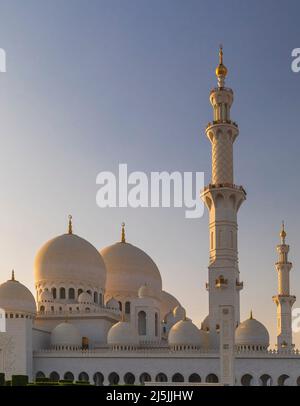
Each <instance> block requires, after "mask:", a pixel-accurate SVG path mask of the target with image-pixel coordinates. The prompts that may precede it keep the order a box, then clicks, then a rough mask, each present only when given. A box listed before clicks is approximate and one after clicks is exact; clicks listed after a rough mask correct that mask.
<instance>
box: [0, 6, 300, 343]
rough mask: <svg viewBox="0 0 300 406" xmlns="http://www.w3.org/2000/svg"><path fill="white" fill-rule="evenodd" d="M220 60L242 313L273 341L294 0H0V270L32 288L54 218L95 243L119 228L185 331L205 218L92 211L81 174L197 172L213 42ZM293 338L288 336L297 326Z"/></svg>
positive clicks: (291, 132) (294, 251)
mask: <svg viewBox="0 0 300 406" xmlns="http://www.w3.org/2000/svg"><path fill="white" fill-rule="evenodd" d="M220 43H223V46H224V62H225V64H226V66H227V67H228V69H229V73H228V77H227V81H226V84H227V85H228V86H229V87H232V88H233V90H234V93H235V101H234V105H233V107H232V119H233V120H235V121H237V122H238V124H239V128H240V135H239V137H238V139H237V141H236V143H235V160H234V165H235V183H236V184H241V185H243V186H244V187H245V189H246V191H247V193H248V195H247V200H246V202H245V203H244V204H243V206H242V208H241V210H240V212H239V257H240V271H241V280H242V281H244V290H243V291H242V292H241V319H242V320H243V319H245V318H246V317H248V315H249V311H250V309H253V314H254V317H255V318H257V319H258V320H260V321H261V322H263V323H264V324H265V325H266V326H267V327H268V329H269V331H270V333H271V338H272V344H274V342H275V330H276V306H275V304H274V303H273V302H272V295H274V294H276V292H277V274H276V271H275V268H274V263H275V261H276V259H277V255H276V244H277V243H278V242H279V230H280V225H281V221H282V219H284V220H285V222H286V229H287V233H288V235H287V241H288V243H289V244H290V246H291V251H290V260H291V261H292V262H293V264H294V267H293V270H292V271H291V286H292V288H291V291H292V293H293V294H295V295H296V296H297V298H298V299H297V301H296V303H295V305H294V307H300V233H299V229H300V220H299V202H300V188H299V174H300V160H299V149H300V129H299V125H300V100H299V98H300V73H298V74H296V73H293V72H292V70H291V62H292V57H291V52H292V50H293V49H294V48H300V3H299V1H291V0H289V1H276V2H274V1H267V0H264V1H258V0H256V1H251V2H249V1H233V0H231V1H230V0H229V1H228V0H226V1H225V0H224V1H214V2H211V1H200V0H198V1H196V0H188V1H184V0H181V1H178V0H151V1H150V0H89V1H88V2H87V1H84V0H80V1H79V0H72V1H71V0H68V1H67V0H35V1H34V0H27V1H26V2H24V1H23V0H0V48H3V49H4V50H5V51H6V55H7V73H0V106H1V114H0V140H1V147H0V184H1V199H0V246H1V250H0V251H1V255H0V281H1V282H3V281H5V280H7V279H8V278H9V277H10V272H11V269H12V268H14V269H15V272H16V278H17V279H18V280H20V281H21V282H22V283H24V284H25V285H27V286H28V287H29V288H30V289H31V290H32V291H34V280H33V260H34V256H35V254H36V252H37V250H38V249H39V247H40V246H41V245H42V244H43V243H44V242H46V241H47V240H48V239H50V238H52V237H54V236H56V235H58V234H62V233H64V232H65V231H66V229H67V216H68V214H69V213H72V215H73V218H74V232H75V233H76V234H78V235H80V236H82V237H84V238H86V239H88V240H89V241H90V242H91V243H92V244H94V245H95V246H96V247H97V248H102V247H104V246H106V245H109V244H111V243H113V242H115V241H116V240H119V239H120V224H121V222H122V221H125V222H126V233H127V239H128V241H129V242H132V243H133V244H135V245H137V246H139V247H140V248H142V249H143V250H145V251H146V252H147V253H148V254H149V255H150V256H151V257H152V258H153V260H154V261H155V262H156V263H157V265H158V267H159V269H160V271H161V275H162V278H163V287H164V289H165V290H167V291H169V292H170V293H172V294H174V295H175V296H176V297H177V298H178V299H179V300H180V302H181V303H182V305H183V306H184V307H186V309H187V313H188V316H189V317H191V318H192V319H193V320H194V322H195V323H196V324H198V325H199V326H200V323H201V320H202V319H203V318H204V317H205V316H206V315H207V313H208V293H207V292H206V290H205V282H206V281H207V265H208V216H207V212H205V216H204V217H203V218H200V219H194V220H188V219H186V218H185V217H184V209H180V208H176V209H175V208H173V209H167V208H164V209H163V208H161V209H158V208H157V209H131V208H128V209H118V208H116V209H100V208H98V207H97V206H96V200H95V197H96V192H97V190H98V187H97V185H96V176H97V174H98V173H99V172H100V171H107V170H110V171H113V172H116V171H117V169H118V164H119V163H127V164H128V170H129V171H130V172H131V171H135V170H139V171H144V172H146V173H149V172H150V171H163V170H166V171H175V170H178V171H203V172H204V173H205V181H206V183H209V181H210V169H211V146H210V142H209V141H208V139H206V136H205V133H204V128H205V126H206V124H207V122H208V121H210V120H211V119H212V109H211V106H210V103H209V91H210V89H211V88H212V87H214V86H215V85H216V78H215V73H214V70H215V67H216V65H217V61H218V55H217V52H218V46H219V44H220ZM296 341H297V343H298V345H299V344H300V333H298V334H297V335H296Z"/></svg>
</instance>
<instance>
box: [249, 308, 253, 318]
mask: <svg viewBox="0 0 300 406" xmlns="http://www.w3.org/2000/svg"><path fill="white" fill-rule="evenodd" d="M249 318H250V320H253V312H252V309H251V310H250V317H249Z"/></svg>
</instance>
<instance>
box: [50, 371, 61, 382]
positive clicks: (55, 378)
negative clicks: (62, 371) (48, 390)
mask: <svg viewBox="0 0 300 406" xmlns="http://www.w3.org/2000/svg"><path fill="white" fill-rule="evenodd" d="M49 378H50V380H51V381H52V382H58V381H59V374H58V372H56V371H53V372H51V374H50V375H49Z"/></svg>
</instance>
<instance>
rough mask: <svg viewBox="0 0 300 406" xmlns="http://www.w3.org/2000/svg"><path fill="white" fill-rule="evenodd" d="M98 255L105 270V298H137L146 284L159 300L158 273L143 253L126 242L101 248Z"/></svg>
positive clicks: (160, 283)
mask: <svg viewBox="0 0 300 406" xmlns="http://www.w3.org/2000/svg"><path fill="white" fill-rule="evenodd" d="M100 253H101V255H102V257H103V259H104V262H105V265H106V269H107V277H106V296H107V297H115V298H118V297H124V298H126V297H137V296H138V291H139V289H140V287H141V286H142V285H145V284H146V285H147V286H148V287H149V288H151V290H152V292H153V294H154V296H155V297H156V298H158V299H160V296H161V290H162V281H161V276H160V272H159V270H158V268H157V266H156V264H155V263H154V262H153V261H152V259H151V258H150V257H149V255H147V254H146V253H145V252H144V251H142V250H141V249H139V248H137V247H135V246H134V245H132V244H129V243H127V242H118V243H116V244H113V245H110V246H108V247H106V248H103V249H102V250H101V251H100Z"/></svg>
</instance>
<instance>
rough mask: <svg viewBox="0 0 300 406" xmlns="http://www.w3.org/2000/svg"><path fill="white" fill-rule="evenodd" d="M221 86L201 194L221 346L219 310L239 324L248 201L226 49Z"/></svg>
mask: <svg viewBox="0 0 300 406" xmlns="http://www.w3.org/2000/svg"><path fill="white" fill-rule="evenodd" d="M216 75H217V79H218V86H217V87H216V88H214V89H212V90H211V92H210V98H209V99H210V103H211V105H212V107H213V115H214V118H213V122H212V123H208V125H207V127H206V135H207V137H208V139H209V140H210V142H211V144H212V179H211V183H210V184H209V185H208V186H206V187H205V188H204V191H203V192H202V194H201V197H202V199H203V200H204V202H205V204H206V206H207V208H208V211H209V234H210V238H209V240H210V260H209V267H208V270H209V272H208V276H209V282H208V284H207V290H208V291H209V329H210V337H211V343H210V344H211V346H212V347H217V346H218V338H217V337H218V330H219V328H220V320H219V317H220V316H219V315H220V310H219V307H220V306H221V305H222V306H224V305H225V306H226V305H227V306H232V307H233V313H234V314H233V317H234V320H235V325H237V324H238V323H239V321H240V299H239V296H240V295H239V293H240V290H241V289H242V288H243V283H242V282H240V280H239V269H238V250H237V231H238V225H237V212H238V210H239V208H240V206H241V204H242V202H243V201H244V200H245V198H246V192H245V191H244V189H243V187H242V186H237V185H235V184H234V180H233V143H234V141H235V139H236V137H237V136H238V133H239V130H238V126H237V124H236V123H235V122H234V121H232V120H231V119H230V108H231V105H232V102H233V91H232V90H231V89H229V88H227V87H225V77H226V75H227V68H226V67H225V66H224V64H223V49H222V46H220V50H219V65H218V66H217V68H216Z"/></svg>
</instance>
